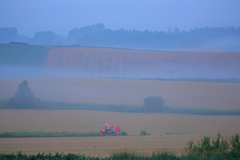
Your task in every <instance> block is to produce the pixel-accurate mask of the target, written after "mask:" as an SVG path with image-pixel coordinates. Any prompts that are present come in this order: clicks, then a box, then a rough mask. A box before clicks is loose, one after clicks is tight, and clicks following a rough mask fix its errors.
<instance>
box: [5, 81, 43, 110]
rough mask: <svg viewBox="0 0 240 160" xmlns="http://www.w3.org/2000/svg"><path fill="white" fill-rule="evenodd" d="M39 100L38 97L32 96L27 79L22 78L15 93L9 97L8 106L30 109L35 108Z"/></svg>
mask: <svg viewBox="0 0 240 160" xmlns="http://www.w3.org/2000/svg"><path fill="white" fill-rule="evenodd" d="M40 102H41V101H40V99H38V98H35V97H34V95H33V93H32V92H31V89H30V88H29V86H28V83H27V81H26V80H24V81H23V82H22V83H21V84H20V85H19V86H18V91H17V92H16V93H15V95H14V96H13V97H12V98H10V99H9V101H8V106H9V107H11V108H16V109H32V108H36V107H37V106H38V105H39V103H40Z"/></svg>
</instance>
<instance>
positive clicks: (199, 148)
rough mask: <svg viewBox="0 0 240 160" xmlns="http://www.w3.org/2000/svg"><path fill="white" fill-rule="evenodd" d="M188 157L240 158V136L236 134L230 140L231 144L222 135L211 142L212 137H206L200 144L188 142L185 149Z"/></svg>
mask: <svg viewBox="0 0 240 160" xmlns="http://www.w3.org/2000/svg"><path fill="white" fill-rule="evenodd" d="M185 151H186V153H187V155H188V156H193V157H218V158H219V157H225V158H227V157H232V158H239V157H240V143H239V134H235V135H234V136H232V137H231V138H230V143H229V142H228V140H227V139H224V138H223V137H222V136H221V134H220V133H218V135H217V138H216V139H213V140H212V141H211V138H210V137H207V136H205V137H204V138H203V139H201V141H200V142H198V143H197V144H194V143H193V141H189V142H188V147H187V148H185Z"/></svg>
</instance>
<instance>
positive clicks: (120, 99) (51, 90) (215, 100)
mask: <svg viewBox="0 0 240 160" xmlns="http://www.w3.org/2000/svg"><path fill="white" fill-rule="evenodd" d="M23 80H24V79H0V91H1V92H0V99H9V98H11V97H12V96H13V95H14V94H15V93H16V91H17V87H18V85H19V84H20V83H21V82H22V81H23ZM26 80H27V81H28V84H29V87H30V88H31V90H32V92H33V94H34V95H35V97H37V98H40V99H42V100H45V101H57V102H58V101H63V102H73V103H95V104H127V105H139V106H142V104H143V99H144V98H146V97H148V96H154V95H158V96H162V98H163V99H164V100H165V106H169V107H193V108H203V109H240V98H239V95H240V83H220V82H193V81H192V82H191V81H159V80H137V79H97V78H39V79H37V78H36V79H33V78H29V79H26Z"/></svg>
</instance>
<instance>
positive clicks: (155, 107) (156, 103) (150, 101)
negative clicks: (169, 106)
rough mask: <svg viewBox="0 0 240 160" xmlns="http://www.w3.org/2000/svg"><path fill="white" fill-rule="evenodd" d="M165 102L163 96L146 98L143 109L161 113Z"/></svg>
mask: <svg viewBox="0 0 240 160" xmlns="http://www.w3.org/2000/svg"><path fill="white" fill-rule="evenodd" d="M163 105H164V100H163V98H162V97H161V96H150V97H146V98H144V104H143V108H144V109H145V111H147V112H160V111H162V110H163Z"/></svg>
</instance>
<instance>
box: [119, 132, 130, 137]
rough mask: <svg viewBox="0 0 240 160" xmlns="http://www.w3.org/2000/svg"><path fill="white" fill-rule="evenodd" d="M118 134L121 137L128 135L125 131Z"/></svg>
mask: <svg viewBox="0 0 240 160" xmlns="http://www.w3.org/2000/svg"><path fill="white" fill-rule="evenodd" d="M120 133H121V135H122V136H127V135H128V134H127V132H125V131H121V132H120Z"/></svg>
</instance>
